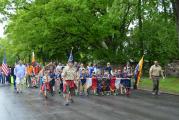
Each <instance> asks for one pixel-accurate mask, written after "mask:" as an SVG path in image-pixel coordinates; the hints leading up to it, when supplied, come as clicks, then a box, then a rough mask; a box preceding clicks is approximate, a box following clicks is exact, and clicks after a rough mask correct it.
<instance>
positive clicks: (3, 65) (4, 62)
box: [2, 53, 9, 76]
mask: <svg viewBox="0 0 179 120" xmlns="http://www.w3.org/2000/svg"><path fill="white" fill-rule="evenodd" d="M2 71H3V72H4V74H5V75H6V76H8V73H9V68H8V66H7V63H6V54H5V53H4V58H3V62H2Z"/></svg>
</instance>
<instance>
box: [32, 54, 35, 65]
mask: <svg viewBox="0 0 179 120" xmlns="http://www.w3.org/2000/svg"><path fill="white" fill-rule="evenodd" d="M34 62H35V53H34V52H32V63H34Z"/></svg>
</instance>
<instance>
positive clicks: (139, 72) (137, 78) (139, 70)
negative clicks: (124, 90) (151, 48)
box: [134, 56, 144, 89]
mask: <svg viewBox="0 0 179 120" xmlns="http://www.w3.org/2000/svg"><path fill="white" fill-rule="evenodd" d="M143 63H144V56H142V58H141V60H140V61H139V63H138V64H137V66H136V68H135V71H134V79H135V83H134V89H137V88H138V84H139V81H140V77H141V75H142V67H143Z"/></svg>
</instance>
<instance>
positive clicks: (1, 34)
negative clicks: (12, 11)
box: [0, 23, 4, 37]
mask: <svg viewBox="0 0 179 120" xmlns="http://www.w3.org/2000/svg"><path fill="white" fill-rule="evenodd" d="M3 27H4V25H3V24H2V23H0V37H3V33H4V29H3Z"/></svg>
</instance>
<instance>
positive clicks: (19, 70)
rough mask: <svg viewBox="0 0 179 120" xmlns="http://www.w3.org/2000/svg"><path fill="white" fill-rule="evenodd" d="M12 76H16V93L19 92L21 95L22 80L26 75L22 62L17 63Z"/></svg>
mask: <svg viewBox="0 0 179 120" xmlns="http://www.w3.org/2000/svg"><path fill="white" fill-rule="evenodd" d="M14 74H15V76H16V87H17V93H19V92H21V93H22V88H23V80H24V77H25V74H26V68H25V65H23V64H22V61H19V64H17V65H16V66H15V68H14Z"/></svg>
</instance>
